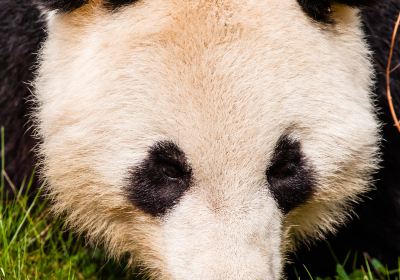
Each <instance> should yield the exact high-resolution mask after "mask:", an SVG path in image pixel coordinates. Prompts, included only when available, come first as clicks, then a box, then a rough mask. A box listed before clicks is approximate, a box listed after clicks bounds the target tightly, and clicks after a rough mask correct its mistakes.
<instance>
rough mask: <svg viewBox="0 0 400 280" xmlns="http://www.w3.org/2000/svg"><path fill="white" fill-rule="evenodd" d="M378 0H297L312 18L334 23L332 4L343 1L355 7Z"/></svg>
mask: <svg viewBox="0 0 400 280" xmlns="http://www.w3.org/2000/svg"><path fill="white" fill-rule="evenodd" d="M375 1H376V0H336V1H332V0H297V2H298V3H299V4H300V6H301V7H302V9H303V11H304V12H305V13H306V14H307V15H309V16H310V17H311V18H312V19H314V20H316V21H319V22H323V23H332V22H333V20H332V17H331V13H332V9H331V8H332V4H333V3H341V4H346V5H349V6H353V7H362V6H367V5H370V4H371V3H373V2H375Z"/></svg>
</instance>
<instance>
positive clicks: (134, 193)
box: [125, 141, 192, 216]
mask: <svg viewBox="0 0 400 280" xmlns="http://www.w3.org/2000/svg"><path fill="white" fill-rule="evenodd" d="M191 182H192V169H191V168H190V166H189V164H188V162H187V160H186V157H185V154H184V153H183V151H182V150H181V149H179V147H178V146H176V145H175V144H174V143H172V142H167V141H164V142H159V143H156V144H155V145H154V146H153V147H151V148H150V150H149V153H148V156H147V158H146V159H145V160H144V161H143V162H142V163H141V164H140V165H139V166H137V167H135V168H133V170H132V172H131V175H130V178H129V183H128V186H127V187H126V189H125V192H126V195H127V197H128V198H129V200H130V201H131V202H132V203H133V204H134V205H136V206H137V207H139V208H140V209H141V210H143V211H144V212H146V213H149V214H151V215H154V216H157V215H162V214H164V213H165V212H166V211H167V210H168V209H170V208H171V207H173V206H174V205H175V204H176V203H177V202H178V201H179V199H180V198H181V197H182V195H183V194H184V193H185V191H186V190H187V189H188V188H189V187H190V184H191Z"/></svg>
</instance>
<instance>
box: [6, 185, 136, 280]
mask: <svg viewBox="0 0 400 280" xmlns="http://www.w3.org/2000/svg"><path fill="white" fill-rule="evenodd" d="M31 183H32V180H29V182H27V183H26V185H25V187H26V188H30V187H31ZM3 193H4V192H3ZM83 243H84V242H83V241H82V240H81V238H77V237H76V236H74V235H73V234H72V233H69V232H66V231H65V230H64V229H63V227H62V224H61V222H59V221H57V220H55V219H52V218H51V215H50V214H49V213H48V203H47V202H46V201H43V199H40V191H39V192H38V193H37V194H36V195H35V196H34V197H33V198H30V199H29V198H28V197H27V196H24V195H17V196H16V198H15V199H13V200H9V201H7V202H5V201H3V202H2V203H1V204H0V279H7V280H9V279H71V280H72V279H125V278H126V279H128V274H129V273H128V272H124V268H123V265H117V264H116V263H114V262H111V261H109V262H107V261H106V258H105V255H104V253H103V252H102V251H101V250H100V249H90V248H88V247H85V246H84V244H83Z"/></svg>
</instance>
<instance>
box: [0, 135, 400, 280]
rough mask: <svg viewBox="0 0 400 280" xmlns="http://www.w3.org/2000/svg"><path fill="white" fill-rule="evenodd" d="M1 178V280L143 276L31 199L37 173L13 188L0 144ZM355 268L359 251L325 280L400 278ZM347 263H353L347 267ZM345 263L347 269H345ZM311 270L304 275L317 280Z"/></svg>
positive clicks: (368, 262) (374, 263) (380, 269)
mask: <svg viewBox="0 0 400 280" xmlns="http://www.w3.org/2000/svg"><path fill="white" fill-rule="evenodd" d="M0 147H4V130H3V129H1V141H0ZM1 158H2V161H1V166H0V167H1V170H0V171H1V176H0V280H13V279H57V280H58V279H68V280H72V279H74V280H75V279H111V280H112V279H140V277H139V276H135V275H136V274H135V273H134V272H133V271H127V270H126V269H124V267H125V264H117V263H115V262H113V261H110V260H107V258H106V256H105V254H104V252H103V251H102V250H101V249H98V248H90V247H89V246H85V244H84V241H83V240H82V238H79V237H77V236H75V235H74V234H72V233H70V232H68V231H66V230H65V229H64V228H63V225H62V222H60V221H59V220H57V219H55V218H52V216H51V215H50V213H49V211H48V208H49V207H48V201H46V199H45V198H44V197H43V196H42V195H41V188H39V191H36V192H35V195H33V196H30V197H28V196H27V195H24V194H23V193H32V192H29V189H31V188H32V187H34V186H32V184H33V175H32V177H31V178H28V180H26V181H25V182H23V184H22V185H21V186H18V188H17V187H15V186H13V184H12V182H10V180H9V178H8V176H7V174H6V173H5V171H4V170H5V160H4V158H5V157H4V149H3V148H1ZM6 184H8V185H9V186H11V188H10V187H9V188H7V189H11V191H13V192H14V193H13V196H14V198H13V199H8V200H6V199H5V195H6V194H5V189H6V188H5V186H6ZM364 259H365V260H364V262H363V264H362V265H360V266H358V267H357V266H356V265H355V263H357V262H356V260H357V255H356V256H355V257H350V254H349V255H348V257H347V258H346V259H345V260H344V261H343V262H339V261H338V260H337V261H336V262H337V265H336V274H335V275H333V276H332V277H329V278H325V279H335V280H336V279H338V280H355V279H357V280H358V279H360V280H372V279H379V280H384V279H399V280H400V269H395V270H389V269H388V268H387V267H386V266H385V265H383V264H382V263H380V262H379V261H378V260H376V259H371V258H369V257H364ZM349 263H354V264H353V265H351V266H350V267H351V269H347V268H348V267H349ZM345 267H346V269H347V270H346V269H345ZM399 267H400V265H399ZM296 270H297V271H303V272H304V271H307V272H308V276H307V277H305V278H301V279H316V280H321V279H322V278H319V277H314V275H313V273H312V272H310V271H308V270H307V268H306V267H300V268H299V267H298V268H296Z"/></svg>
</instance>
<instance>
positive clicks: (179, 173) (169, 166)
mask: <svg viewBox="0 0 400 280" xmlns="http://www.w3.org/2000/svg"><path fill="white" fill-rule="evenodd" d="M160 171H161V172H162V173H163V175H164V176H165V177H167V178H169V179H171V180H179V179H180V178H182V177H184V175H185V171H184V170H183V169H182V167H180V166H179V165H177V164H176V163H173V162H161V163H160Z"/></svg>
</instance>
